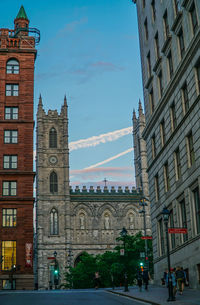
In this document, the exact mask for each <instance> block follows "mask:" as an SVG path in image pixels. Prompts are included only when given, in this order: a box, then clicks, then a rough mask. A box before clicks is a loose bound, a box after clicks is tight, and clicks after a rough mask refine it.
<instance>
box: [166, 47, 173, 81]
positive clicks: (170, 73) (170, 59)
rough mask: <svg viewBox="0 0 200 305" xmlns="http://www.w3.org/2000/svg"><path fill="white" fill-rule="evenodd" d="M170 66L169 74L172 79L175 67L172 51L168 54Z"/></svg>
mask: <svg viewBox="0 0 200 305" xmlns="http://www.w3.org/2000/svg"><path fill="white" fill-rule="evenodd" d="M167 61H168V67H169V76H170V79H171V78H172V76H173V73H174V68H173V61H172V52H171V51H170V52H169V53H168V55H167Z"/></svg>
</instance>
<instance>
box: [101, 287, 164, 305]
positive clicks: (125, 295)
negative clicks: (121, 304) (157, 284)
mask: <svg viewBox="0 0 200 305" xmlns="http://www.w3.org/2000/svg"><path fill="white" fill-rule="evenodd" d="M107 291H108V292H111V293H114V294H118V295H121V296H123V297H128V298H130V299H135V300H138V301H142V302H146V303H149V304H152V305H162V304H160V303H155V302H154V301H149V300H145V299H141V298H138V297H134V296H132V295H129V294H125V293H122V292H118V291H113V290H107Z"/></svg>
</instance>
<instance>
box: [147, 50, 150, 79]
mask: <svg viewBox="0 0 200 305" xmlns="http://www.w3.org/2000/svg"><path fill="white" fill-rule="evenodd" d="M147 68H148V76H149V77H150V76H151V57H150V52H149V53H148V55H147Z"/></svg>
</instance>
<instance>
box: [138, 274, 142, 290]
mask: <svg viewBox="0 0 200 305" xmlns="http://www.w3.org/2000/svg"><path fill="white" fill-rule="evenodd" d="M137 284H138V287H139V291H140V292H141V291H142V273H141V271H140V270H139V271H138V273H137Z"/></svg>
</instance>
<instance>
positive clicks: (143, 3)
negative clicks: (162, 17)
mask: <svg viewBox="0 0 200 305" xmlns="http://www.w3.org/2000/svg"><path fill="white" fill-rule="evenodd" d="M145 4H146V3H145V0H142V5H143V8H145Z"/></svg>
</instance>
